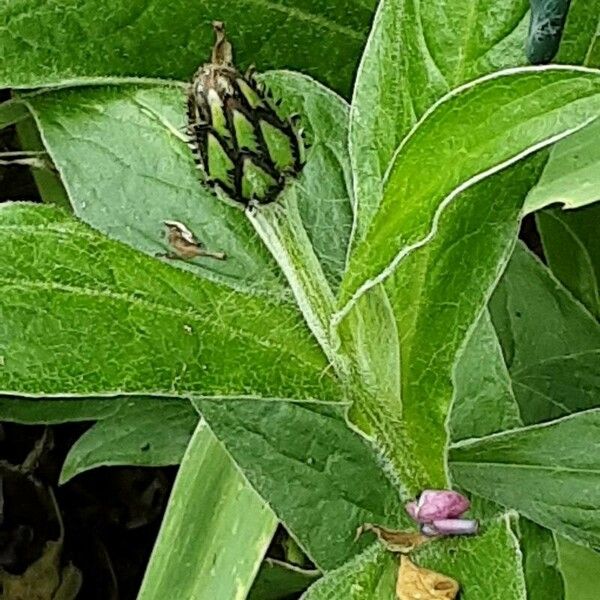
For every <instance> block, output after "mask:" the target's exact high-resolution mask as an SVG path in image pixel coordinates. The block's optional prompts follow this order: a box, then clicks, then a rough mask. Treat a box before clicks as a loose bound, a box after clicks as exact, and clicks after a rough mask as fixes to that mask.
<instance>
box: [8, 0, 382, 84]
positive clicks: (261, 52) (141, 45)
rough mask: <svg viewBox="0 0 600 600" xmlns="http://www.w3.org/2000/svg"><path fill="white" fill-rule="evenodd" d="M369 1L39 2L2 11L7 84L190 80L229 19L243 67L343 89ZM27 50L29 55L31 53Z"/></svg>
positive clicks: (362, 34)
mask: <svg viewBox="0 0 600 600" xmlns="http://www.w3.org/2000/svg"><path fill="white" fill-rule="evenodd" d="M372 9H373V2H372V0H368V1H366V2H364V1H358V0H353V1H352V2H350V3H347V2H341V1H339V0H337V1H336V2H330V3H328V4H327V5H323V4H322V2H320V1H319V0H308V1H305V2H303V3H302V5H298V4H297V3H294V2H290V1H288V0H278V1H275V2H264V1H261V0H248V1H245V2H242V3H235V4H224V3H223V2H217V1H215V0H201V1H199V2H189V0H174V1H173V2H170V3H169V5H168V6H166V5H164V4H162V3H160V2H150V3H147V2H143V1H141V0H132V1H130V2H127V3H126V4H123V3H122V2H120V0H109V1H104V0H86V1H85V2H79V1H76V0H68V1H67V2H66V3H64V2H63V3H61V4H58V5H57V4H55V3H53V2H50V1H46V2H43V3H42V4H40V3H39V2H36V1H35V0H22V1H21V2H18V3H16V4H15V3H10V4H3V5H2V8H1V9H0V21H1V22H2V23H4V24H5V32H4V35H3V36H2V40H1V42H0V56H2V63H1V67H0V87H29V88H31V87H40V86H44V85H57V84H62V85H64V84H68V83H70V82H71V81H72V80H73V79H76V78H91V79H98V78H99V77H106V76H108V77H112V76H119V75H132V76H135V77H139V76H142V77H163V78H167V79H188V78H191V76H192V74H193V73H194V71H195V70H196V68H197V66H198V65H199V64H201V63H203V62H206V61H207V60H208V59H209V58H210V51H211V47H212V44H213V32H212V27H211V23H212V21H214V20H220V21H224V22H225V23H226V25H227V27H228V33H229V36H230V38H231V41H232V43H233V45H234V48H235V51H236V61H237V62H238V64H239V65H240V67H242V68H246V67H248V66H249V65H250V64H256V65H258V66H259V67H260V69H261V70H264V69H268V68H277V67H286V68H293V69H296V70H301V71H307V72H309V73H311V74H314V75H315V76H318V77H320V78H322V79H324V80H325V81H327V82H328V83H330V84H331V85H333V86H334V87H336V88H338V89H340V90H342V91H344V92H346V91H347V90H348V88H349V85H350V82H351V79H352V76H353V74H354V71H355V69H356V62H357V60H358V57H359V53H360V50H361V48H362V45H363V42H364V39H365V38H366V35H367V30H368V25H369V21H370V19H371V15H372ZM24 48H25V49H26V51H24Z"/></svg>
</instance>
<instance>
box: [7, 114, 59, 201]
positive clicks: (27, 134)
mask: <svg viewBox="0 0 600 600" xmlns="http://www.w3.org/2000/svg"><path fill="white" fill-rule="evenodd" d="M25 106H27V105H26V104H25ZM27 112H28V113H29V115H30V116H31V111H30V110H29V109H28V110H27ZM16 126H17V134H18V136H19V142H20V144H21V147H22V148H23V150H29V151H33V152H44V151H45V148H44V144H43V143H42V139H41V137H40V133H39V131H38V128H37V126H36V124H35V122H34V121H33V119H23V120H21V121H19V122H18V123H17V124H16ZM31 175H32V176H33V179H34V181H35V184H36V186H37V188H38V191H39V193H40V197H41V198H42V200H43V201H44V202H46V203H48V204H54V205H55V206H58V207H60V208H64V209H70V204H69V199H68V197H67V192H66V191H65V188H64V185H63V183H62V181H61V179H60V177H59V176H58V174H57V173H56V172H55V171H54V170H53V169H31Z"/></svg>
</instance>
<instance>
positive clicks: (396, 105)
mask: <svg viewBox="0 0 600 600" xmlns="http://www.w3.org/2000/svg"><path fill="white" fill-rule="evenodd" d="M527 11H528V2H527V0H509V1H508V2H507V1H506V0H484V1H483V2H482V1H479V0H454V1H453V2H425V3H423V2H416V1H415V0H383V1H382V2H380V4H379V8H378V10H377V13H376V15H375V20H374V22H373V27H372V30H371V34H370V36H369V39H368V41H367V46H366V48H365V51H364V54H363V58H362V61H361V64H360V67H359V70H358V74H357V78H356V84H355V88H354V98H353V101H352V109H351V124H350V153H351V156H352V164H353V172H354V180H355V186H356V196H357V220H356V228H355V241H358V240H359V239H360V238H362V237H363V236H364V234H365V233H366V229H367V226H368V224H369V223H370V221H371V218H372V216H373V214H374V212H375V211H376V209H377V207H378V206H379V203H380V201H381V197H382V193H383V182H384V175H385V172H386V170H387V168H388V166H389V164H390V162H391V160H392V158H393V155H394V152H395V151H396V148H397V147H398V145H399V144H400V142H401V141H402V140H403V139H404V137H405V136H406V135H407V134H408V132H409V131H410V129H411V128H412V126H413V125H414V124H415V122H416V121H417V120H418V119H420V118H421V116H422V115H423V114H424V113H425V112H426V111H427V110H428V109H429V108H430V106H431V105H432V104H433V103H434V102H435V101H436V100H438V99H439V98H440V97H442V96H443V95H444V94H445V93H447V92H449V91H450V90H451V89H453V88H455V87H457V86H459V85H461V84H463V83H465V82H467V81H471V80H472V79H475V78H476V77H479V76H481V75H485V74H487V73H489V72H491V71H494V70H496V69H501V68H504V67H513V66H517V65H522V64H524V62H525V53H524V48H523V39H524V37H525V32H526V28H527V18H526V14H527Z"/></svg>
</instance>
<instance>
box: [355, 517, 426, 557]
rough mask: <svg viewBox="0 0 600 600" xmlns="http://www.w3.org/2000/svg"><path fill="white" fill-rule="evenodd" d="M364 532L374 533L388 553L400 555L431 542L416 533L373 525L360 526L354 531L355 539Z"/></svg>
mask: <svg viewBox="0 0 600 600" xmlns="http://www.w3.org/2000/svg"><path fill="white" fill-rule="evenodd" d="M365 531H372V532H373V533H375V534H376V535H377V537H378V538H379V540H380V541H381V543H382V544H383V545H384V546H385V547H386V548H387V549H388V550H389V551H390V552H399V553H401V554H408V553H409V552H411V551H412V550H414V549H415V548H416V547H417V546H420V545H421V544H424V543H425V542H430V541H431V538H428V537H426V536H424V535H422V534H421V533H419V532H418V531H397V530H395V529H387V528H385V527H380V526H379V525H374V524H373V523H365V524H364V525H361V526H360V527H359V528H358V530H357V531H356V537H357V538H358V537H360V536H361V535H362V534H363V533H364V532H365Z"/></svg>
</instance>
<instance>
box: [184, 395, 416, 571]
mask: <svg viewBox="0 0 600 600" xmlns="http://www.w3.org/2000/svg"><path fill="white" fill-rule="evenodd" d="M195 405H196V406H197V407H198V409H199V410H200V412H201V413H202V415H203V416H204V417H205V418H206V420H207V421H208V423H209V424H210V426H211V429H212V430H213V431H214V433H215V435H216V436H217V437H218V438H219V439H220V440H221V441H222V442H223V444H224V445H225V447H226V448H227V451H228V452H229V453H230V454H231V456H232V457H233V459H234V460H235V462H236V463H237V464H238V465H239V467H240V468H241V469H242V471H243V472H244V475H245V476H246V477H247V478H248V480H249V481H250V483H251V484H252V485H253V486H254V487H255V489H256V490H257V491H258V492H259V493H260V495H261V496H262V497H263V498H264V499H265V500H266V501H267V502H268V503H269V506H271V508H272V509H273V510H274V511H275V513H276V514H277V516H278V518H279V519H280V520H281V521H282V522H283V523H284V525H285V526H286V528H287V529H288V531H290V532H291V534H292V535H293V536H294V538H295V539H296V540H297V541H298V542H299V544H300V545H301V546H302V548H303V550H304V551H305V552H306V553H307V554H308V556H309V557H310V558H311V559H312V561H313V562H314V563H315V564H316V565H317V566H318V567H319V568H321V569H323V570H330V569H333V568H336V567H338V566H339V565H341V564H342V563H343V562H344V561H346V560H348V559H349V558H350V557H351V556H353V555H354V554H356V553H357V552H359V551H360V550H362V549H363V548H364V547H365V544H367V543H368V542H369V541H370V540H372V536H370V535H365V536H362V537H361V539H360V540H359V541H357V540H356V539H355V537H356V530H357V528H358V527H359V526H361V525H363V524H364V523H377V524H380V525H387V526H389V527H396V526H399V525H400V524H402V523H406V522H407V517H406V514H405V511H404V507H403V505H402V503H401V502H400V497H399V494H398V491H397V489H396V488H395V487H394V486H393V485H392V484H391V483H390V481H389V480H388V479H387V478H386V476H385V474H384V472H383V470H382V468H381V462H380V460H379V457H378V456H377V455H376V454H375V452H374V451H373V449H372V448H371V447H370V446H369V444H368V443H367V442H366V441H365V440H364V439H363V438H362V437H361V436H359V435H357V434H356V433H355V432H353V431H352V430H350V429H349V428H348V426H347V425H346V422H345V421H344V418H343V412H344V408H345V407H343V406H340V407H333V406H332V407H328V406H323V405H321V406H319V405H317V404H311V405H310V406H309V405H308V404H295V403H290V402H271V403H268V404H267V403H250V402H245V401H236V400H225V399H221V400H219V401H216V402H213V401H202V402H198V401H195Z"/></svg>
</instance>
